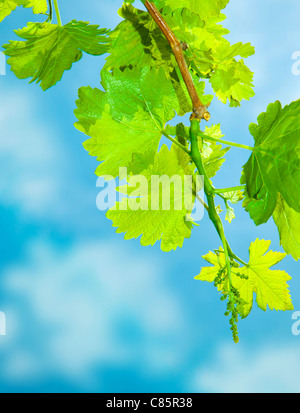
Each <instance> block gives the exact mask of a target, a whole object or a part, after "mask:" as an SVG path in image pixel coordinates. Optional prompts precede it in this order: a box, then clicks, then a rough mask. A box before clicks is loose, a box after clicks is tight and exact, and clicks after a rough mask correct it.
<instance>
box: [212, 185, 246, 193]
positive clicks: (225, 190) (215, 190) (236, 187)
mask: <svg viewBox="0 0 300 413" xmlns="http://www.w3.org/2000/svg"><path fill="white" fill-rule="evenodd" d="M244 189H246V185H240V186H232V187H230V188H221V189H214V194H225V193H226V192H233V191H243V190H244Z"/></svg>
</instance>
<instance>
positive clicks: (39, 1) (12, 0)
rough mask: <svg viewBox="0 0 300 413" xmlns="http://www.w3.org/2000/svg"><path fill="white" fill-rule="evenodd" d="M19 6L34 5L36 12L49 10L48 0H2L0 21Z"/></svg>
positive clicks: (33, 8) (0, 2)
mask: <svg viewBox="0 0 300 413" xmlns="http://www.w3.org/2000/svg"><path fill="white" fill-rule="evenodd" d="M18 6H23V7H32V11H33V13H35V14H40V13H41V14H45V13H46V12H47V10H48V3H47V0H0V22H2V20H3V19H4V18H5V17H7V16H9V15H10V13H11V12H12V11H14V10H15V9H16V8H17V7H18Z"/></svg>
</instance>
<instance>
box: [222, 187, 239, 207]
mask: <svg viewBox="0 0 300 413" xmlns="http://www.w3.org/2000/svg"><path fill="white" fill-rule="evenodd" d="M223 196H224V198H225V199H226V200H227V201H229V202H231V203H232V204H237V203H238V202H240V201H242V200H243V199H244V192H243V191H241V190H237V191H229V192H224V193H223Z"/></svg>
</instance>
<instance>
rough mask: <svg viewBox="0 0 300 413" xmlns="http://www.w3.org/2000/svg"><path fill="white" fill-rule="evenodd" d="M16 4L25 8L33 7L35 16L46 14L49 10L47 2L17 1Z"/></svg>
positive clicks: (36, 0)
mask: <svg viewBox="0 0 300 413" xmlns="http://www.w3.org/2000/svg"><path fill="white" fill-rule="evenodd" d="M16 3H18V4H19V5H22V6H23V7H32V11H33V13H35V14H45V13H46V12H47V10H48V2H47V0H16Z"/></svg>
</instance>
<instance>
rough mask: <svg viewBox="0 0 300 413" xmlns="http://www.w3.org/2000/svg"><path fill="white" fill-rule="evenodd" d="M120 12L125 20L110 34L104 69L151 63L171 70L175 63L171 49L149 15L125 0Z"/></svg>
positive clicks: (151, 65)
mask: <svg viewBox="0 0 300 413" xmlns="http://www.w3.org/2000/svg"><path fill="white" fill-rule="evenodd" d="M119 15H120V16H121V17H122V18H123V19H124V20H123V21H122V22H121V23H120V24H119V25H118V26H117V27H116V28H115V30H113V31H112V32H111V33H110V36H109V42H110V54H109V56H108V57H107V59H106V65H105V68H106V69H108V70H111V69H115V68H118V69H119V68H123V67H127V66H130V67H132V66H140V67H143V66H150V67H157V68H159V67H164V69H165V72H166V73H169V72H170V71H172V70H173V67H174V66H175V65H176V61H175V58H174V57H173V53H172V50H171V48H170V46H169V43H168V42H167V40H166V39H165V37H164V35H163V34H162V33H161V31H160V29H159V28H158V26H157V24H156V23H155V21H154V20H153V19H152V17H151V16H150V14H149V13H147V12H145V11H142V10H139V9H136V8H134V7H133V6H131V5H130V4H126V3H125V4H124V5H123V7H122V8H121V9H120V10H119ZM171 62H173V65H172V64H171Z"/></svg>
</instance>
